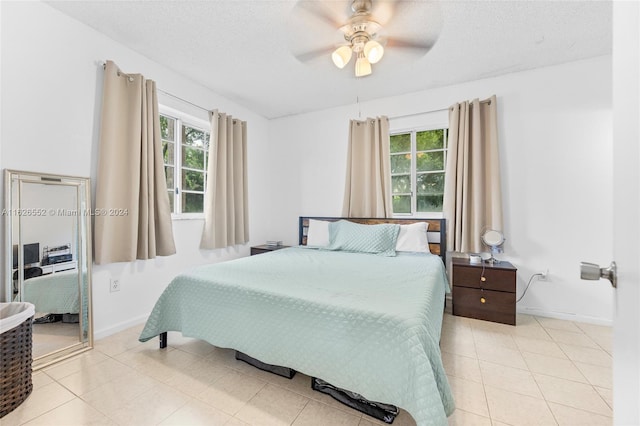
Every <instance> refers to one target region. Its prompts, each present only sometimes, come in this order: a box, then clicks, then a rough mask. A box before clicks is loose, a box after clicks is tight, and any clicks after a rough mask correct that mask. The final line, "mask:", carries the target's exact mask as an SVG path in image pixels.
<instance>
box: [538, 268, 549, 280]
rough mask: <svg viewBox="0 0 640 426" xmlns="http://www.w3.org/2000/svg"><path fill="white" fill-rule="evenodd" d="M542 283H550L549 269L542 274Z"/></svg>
mask: <svg viewBox="0 0 640 426" xmlns="http://www.w3.org/2000/svg"><path fill="white" fill-rule="evenodd" d="M539 274H540V281H549V269H546V270H544V271H543V272H540V273H539Z"/></svg>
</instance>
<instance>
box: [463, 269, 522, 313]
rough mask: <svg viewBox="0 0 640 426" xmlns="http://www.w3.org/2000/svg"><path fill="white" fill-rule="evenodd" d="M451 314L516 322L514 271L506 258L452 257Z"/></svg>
mask: <svg viewBox="0 0 640 426" xmlns="http://www.w3.org/2000/svg"><path fill="white" fill-rule="evenodd" d="M452 266H453V314H454V315H459V316H463V317H469V318H476V319H481V320H486V321H493V322H501V323H503V324H510V325H516V271H517V269H516V268H515V267H514V266H513V265H512V264H511V263H509V262H499V263H495V264H493V265H492V264H490V263H486V262H483V263H480V264H471V263H469V260H467V259H456V258H454V259H452Z"/></svg>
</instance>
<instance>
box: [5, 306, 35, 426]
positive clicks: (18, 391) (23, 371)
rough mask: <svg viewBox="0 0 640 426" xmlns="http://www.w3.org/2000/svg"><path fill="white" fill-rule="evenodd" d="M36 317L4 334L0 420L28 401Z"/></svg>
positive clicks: (30, 387) (30, 388) (31, 385)
mask: <svg viewBox="0 0 640 426" xmlns="http://www.w3.org/2000/svg"><path fill="white" fill-rule="evenodd" d="M32 323H33V316H32V317H30V318H28V319H26V320H25V321H24V322H22V323H21V324H20V325H18V326H17V327H14V328H12V329H11V330H8V331H5V332H4V333H2V334H0V418H1V417H4V416H5V415H7V414H9V413H10V412H12V411H13V410H14V409H16V407H18V405H20V404H22V402H23V401H24V400H25V399H27V397H28V396H29V394H30V393H31V390H32V389H33V384H32V382H31V362H32V357H31V349H32V341H31V334H32Z"/></svg>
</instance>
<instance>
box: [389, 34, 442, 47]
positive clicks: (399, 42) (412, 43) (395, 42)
mask: <svg viewBox="0 0 640 426" xmlns="http://www.w3.org/2000/svg"><path fill="white" fill-rule="evenodd" d="M384 40H385V42H386V46H387V47H393V48H398V47H399V48H404V49H416V50H429V49H431V48H432V47H433V45H434V44H435V42H433V41H422V40H410V39H405V38H396V37H386V38H385V39H384Z"/></svg>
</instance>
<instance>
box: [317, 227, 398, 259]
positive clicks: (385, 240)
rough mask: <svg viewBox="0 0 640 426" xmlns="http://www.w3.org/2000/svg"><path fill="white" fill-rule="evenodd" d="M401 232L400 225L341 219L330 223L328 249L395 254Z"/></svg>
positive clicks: (385, 254)
mask: <svg viewBox="0 0 640 426" xmlns="http://www.w3.org/2000/svg"><path fill="white" fill-rule="evenodd" d="M399 232H400V225H394V224H381V225H360V224H358V223H354V222H349V221H348V220H339V221H337V222H332V223H330V224H329V245H328V246H327V247H326V249H327V250H341V251H349V252H355V253H372V254H377V255H380V256H395V255H396V240H397V239H398V233H399Z"/></svg>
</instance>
